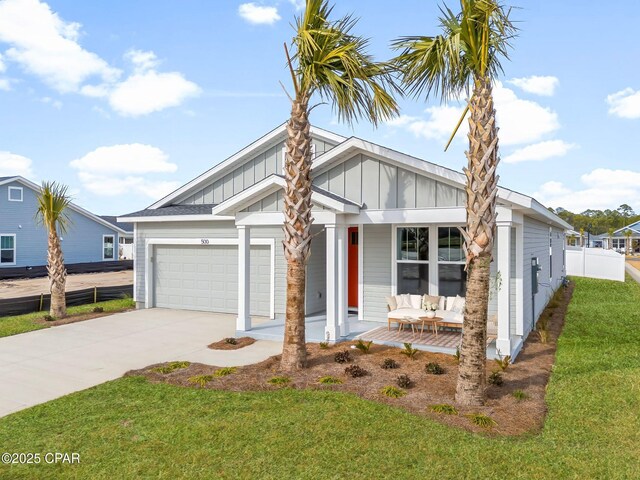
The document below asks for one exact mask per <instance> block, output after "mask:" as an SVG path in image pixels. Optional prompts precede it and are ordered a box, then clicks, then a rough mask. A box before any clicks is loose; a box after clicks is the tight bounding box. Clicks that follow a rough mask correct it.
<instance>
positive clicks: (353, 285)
mask: <svg viewBox="0 0 640 480" xmlns="http://www.w3.org/2000/svg"><path fill="white" fill-rule="evenodd" d="M348 243H349V247H348V252H347V254H348V255H349V266H348V269H347V284H348V291H349V294H348V297H349V298H348V303H349V306H350V307H356V308H357V307H358V227H351V228H349V239H348Z"/></svg>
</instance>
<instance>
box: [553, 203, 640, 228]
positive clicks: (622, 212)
mask: <svg viewBox="0 0 640 480" xmlns="http://www.w3.org/2000/svg"><path fill="white" fill-rule="evenodd" d="M549 210H551V211H552V212H554V213H555V214H557V215H558V216H559V217H560V218H562V219H563V220H564V221H565V222H567V223H569V224H570V225H573V229H574V230H576V231H580V230H581V229H582V230H584V231H585V232H589V233H590V234H592V235H601V234H608V233H609V232H611V231H613V230H618V229H619V228H622V227H624V226H627V225H630V224H632V223H634V222H638V221H640V214H637V213H636V212H635V211H634V210H633V208H631V207H630V206H629V205H627V204H626V203H623V204H622V205H620V206H619V207H618V208H617V209H615V210H609V209H606V210H592V209H588V210H585V211H584V212H581V213H573V212H570V211H569V210H565V209H564V208H556V209H553V208H550V209H549Z"/></svg>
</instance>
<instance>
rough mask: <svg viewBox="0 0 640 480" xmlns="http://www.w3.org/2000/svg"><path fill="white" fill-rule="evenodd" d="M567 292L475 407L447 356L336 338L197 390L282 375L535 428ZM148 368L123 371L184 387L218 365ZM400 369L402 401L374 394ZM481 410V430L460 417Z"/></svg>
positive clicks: (249, 387) (516, 429)
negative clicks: (460, 390) (461, 392)
mask: <svg viewBox="0 0 640 480" xmlns="http://www.w3.org/2000/svg"><path fill="white" fill-rule="evenodd" d="M572 294H573V284H571V285H570V286H569V288H567V289H562V290H560V293H559V297H558V298H557V299H556V300H552V301H551V302H550V304H549V306H548V307H547V309H546V310H545V312H544V313H543V315H546V316H548V318H549V339H548V342H547V343H544V344H543V343H541V342H540V339H539V336H538V334H537V332H532V333H531V334H530V335H529V337H528V338H527V340H526V342H525V345H524V347H523V350H522V351H521V352H520V354H519V355H518V358H517V361H516V362H515V363H514V364H512V365H510V366H509V367H508V368H507V370H506V371H504V372H502V374H503V378H504V385H503V386H500V387H498V386H495V385H489V386H488V388H487V402H486V404H485V405H484V406H482V407H463V406H460V405H457V404H456V403H455V400H454V393H455V386H456V379H457V373H458V365H457V360H456V358H455V357H454V356H452V355H445V354H438V353H430V352H420V353H418V355H417V357H416V359H415V360H411V359H409V358H407V357H406V356H405V355H402V354H401V353H400V351H401V350H400V349H399V348H394V347H388V346H384V345H373V346H372V347H371V350H370V352H369V354H364V353H362V352H360V351H359V350H357V349H353V348H350V347H351V346H352V345H354V343H353V342H349V343H340V344H338V345H334V346H331V347H329V348H327V349H321V348H320V346H319V345H318V344H307V350H308V352H309V366H308V368H307V369H305V370H303V371H300V372H295V373H292V374H285V373H283V372H282V371H281V369H280V362H279V361H280V357H279V356H274V357H271V358H269V359H267V360H265V361H263V362H261V363H258V364H254V365H248V366H244V367H238V369H237V371H236V373H234V374H232V375H228V376H226V377H220V378H214V379H213V380H212V381H210V382H209V383H208V384H207V385H206V386H205V387H204V388H210V389H216V390H228V391H232V392H244V391H267V390H274V389H277V388H282V387H278V386H274V385H270V384H269V383H267V380H269V379H270V378H272V377H274V376H283V375H284V376H288V377H289V378H291V382H290V383H289V385H288V387H291V388H297V389H303V388H308V389H316V390H327V389H329V390H334V391H339V392H348V393H352V394H355V395H358V396H360V397H362V398H364V399H367V400H371V401H375V402H382V403H386V404H388V405H390V406H394V407H398V408H402V409H404V410H407V411H409V412H411V413H413V414H416V415H420V416H424V417H429V418H432V419H433V420H436V421H438V422H440V423H443V424H446V425H451V426H456V427H459V428H463V429H466V430H470V431H475V432H483V433H488V434H493V435H522V434H525V433H537V432H539V431H540V430H541V429H542V426H543V424H544V420H545V415H546V412H547V407H546V403H545V392H546V386H547V383H548V381H549V377H550V375H551V370H552V368H553V364H554V361H555V352H556V341H557V338H558V336H559V335H560V333H561V331H562V327H563V325H564V317H565V314H566V309H567V305H568V304H569V302H570V300H571V296H572ZM345 349H346V350H348V351H349V352H350V354H351V357H352V361H351V362H349V363H348V364H338V363H335V361H334V356H335V354H336V353H337V352H340V351H343V350H345ZM385 358H392V359H394V360H395V361H396V362H398V363H399V364H400V368H397V369H390V370H384V369H382V368H381V367H380V365H381V364H382V362H383V360H384V359H385ZM429 362H437V363H439V364H440V365H441V366H442V367H444V369H445V373H444V374H442V375H432V374H427V373H426V372H425V365H426V364H427V363H429ZM353 364H356V365H359V366H360V367H362V368H364V369H366V370H367V371H368V374H367V375H366V376H364V377H360V378H351V377H349V376H348V375H346V374H345V367H347V366H348V365H353ZM157 366H158V365H151V366H149V367H146V368H144V369H141V370H133V371H130V372H128V373H127V375H143V376H145V377H146V378H147V379H148V380H149V381H151V382H163V383H170V384H174V385H180V386H184V387H190V388H199V387H194V385H193V384H192V383H190V382H189V381H188V379H189V378H190V377H192V376H195V375H209V374H213V372H214V371H215V370H216V369H217V368H218V367H215V366H211V365H203V364H199V363H193V364H191V365H190V366H189V367H188V368H185V369H181V370H177V371H174V372H172V373H170V374H160V373H157V372H153V371H151V369H152V368H153V367H157ZM498 368H499V367H498V365H497V364H496V363H495V362H494V361H493V360H490V361H488V362H487V366H486V371H487V375H489V374H491V372H493V371H495V370H496V369H498ZM401 374H406V375H408V376H409V377H410V378H411V380H412V381H413V382H414V385H413V387H411V388H409V389H406V392H407V395H406V396H404V397H401V398H397V399H396V398H388V397H386V396H384V395H382V394H381V393H380V389H381V388H383V387H384V386H387V385H394V386H395V385H396V379H397V377H398V375H401ZM326 375H331V376H334V377H338V378H340V379H341V380H343V382H344V383H343V384H340V385H321V384H319V383H318V379H319V378H320V377H323V376H326ZM515 390H522V391H524V392H525V393H526V395H527V397H528V398H527V399H525V400H520V401H519V400H517V399H515V398H514V397H513V395H512V394H513V392H514V391H515ZM441 403H446V404H450V405H454V406H455V407H456V409H457V410H458V415H445V414H437V413H433V412H431V411H430V410H429V405H433V404H441ZM470 413H482V414H484V415H488V416H489V417H491V418H492V419H493V420H494V421H495V422H496V423H497V425H496V426H494V427H492V428H491V429H489V430H487V429H484V428H481V427H477V426H475V425H473V424H472V423H471V421H470V420H469V418H468V417H466V416H465V415H466V414H470Z"/></svg>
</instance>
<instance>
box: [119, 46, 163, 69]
mask: <svg viewBox="0 0 640 480" xmlns="http://www.w3.org/2000/svg"><path fill="white" fill-rule="evenodd" d="M124 58H126V59H127V60H129V61H130V62H131V63H132V64H133V65H134V67H135V71H136V72H146V71H148V70H151V69H152V68H155V67H157V66H158V65H160V61H159V60H158V57H157V56H156V54H155V53H153V52H145V51H143V50H129V51H128V52H127V53H125V54H124Z"/></svg>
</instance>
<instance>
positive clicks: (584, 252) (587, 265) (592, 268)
mask: <svg viewBox="0 0 640 480" xmlns="http://www.w3.org/2000/svg"><path fill="white" fill-rule="evenodd" d="M566 253H567V275H575V276H576V277H590V278H601V279H605V280H617V281H619V282H624V261H625V260H624V255H620V254H619V253H617V252H614V251H613V250H604V249H602V248H580V247H567V252H566Z"/></svg>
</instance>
